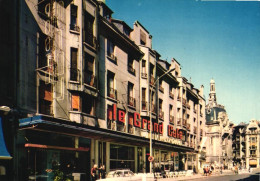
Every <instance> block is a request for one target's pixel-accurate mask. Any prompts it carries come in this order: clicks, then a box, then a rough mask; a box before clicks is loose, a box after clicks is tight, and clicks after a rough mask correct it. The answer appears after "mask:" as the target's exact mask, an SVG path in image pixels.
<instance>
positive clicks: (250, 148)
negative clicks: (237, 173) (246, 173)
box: [232, 120, 260, 169]
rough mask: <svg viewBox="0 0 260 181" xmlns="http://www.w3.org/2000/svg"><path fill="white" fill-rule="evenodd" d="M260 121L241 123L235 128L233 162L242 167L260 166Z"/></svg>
mask: <svg viewBox="0 0 260 181" xmlns="http://www.w3.org/2000/svg"><path fill="white" fill-rule="evenodd" d="M259 131H260V122H259V121H257V120H251V121H250V122H249V123H248V124H245V123H240V124H239V125H237V126H235V127H234V129H233V138H232V141H233V142H232V148H233V163H234V165H238V166H241V167H242V168H247V169H248V168H249V167H251V168H259V167H260V158H259V155H260V149H259V146H260V142H259V139H260V132H259Z"/></svg>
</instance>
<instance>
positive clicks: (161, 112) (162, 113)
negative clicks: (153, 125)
mask: <svg viewBox="0 0 260 181" xmlns="http://www.w3.org/2000/svg"><path fill="white" fill-rule="evenodd" d="M159 118H160V119H164V112H163V111H162V110H161V109H160V110H159Z"/></svg>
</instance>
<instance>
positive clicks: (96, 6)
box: [0, 0, 206, 180]
mask: <svg viewBox="0 0 260 181" xmlns="http://www.w3.org/2000/svg"><path fill="white" fill-rule="evenodd" d="M13 6H14V7H15V8H16V9H15V10H17V11H16V12H17V13H18V14H17V17H18V19H17V21H18V22H17V24H18V25H19V26H18V27H17V28H16V29H15V30H13V29H12V30H13V31H15V32H14V33H13V34H16V35H17V36H15V37H14V38H15V40H13V41H16V42H17V44H18V45H17V47H13V50H16V48H18V49H17V50H16V51H14V52H16V53H14V55H12V56H9V55H6V57H7V60H9V59H10V60H11V62H14V64H13V65H14V67H11V66H10V65H8V62H7V61H5V62H4V64H3V65H4V66H5V67H7V70H9V71H10V72H9V74H10V75H11V77H9V79H10V80H9V79H7V80H8V83H9V84H10V85H11V84H12V88H13V89H12V91H11V92H8V91H7V90H5V89H4V90H2V87H1V92H3V95H7V94H8V96H3V99H1V102H0V106H1V108H3V107H2V106H5V107H8V108H10V109H7V110H4V109H1V118H2V120H3V122H4V124H3V128H4V137H5V138H6V137H9V138H8V139H6V147H7V148H8V150H9V153H10V155H11V156H12V159H11V160H8V161H7V162H3V161H2V160H1V162H0V163H1V164H3V165H4V166H5V167H6V169H7V172H6V173H7V174H6V176H5V178H4V179H6V180H28V179H31V180H35V179H46V180H53V179H54V178H57V177H62V179H73V177H76V176H78V177H81V178H82V179H83V180H88V179H89V178H90V169H91V167H92V166H93V165H94V164H98V165H99V166H100V165H105V166H106V171H107V172H108V171H109V170H110V169H115V168H130V169H131V170H132V171H133V172H136V173H138V172H142V173H146V172H149V170H150V167H151V166H152V168H153V170H154V171H158V170H160V169H161V168H163V169H165V170H187V169H193V168H195V169H199V168H200V167H201V157H200V154H201V153H202V152H203V149H202V146H201V143H202V142H203V136H204V135H205V134H206V133H205V131H203V130H204V127H205V124H206V115H205V114H204V113H205V104H206V103H205V99H204V98H203V86H202V87H201V88H200V90H198V89H196V88H194V86H193V84H192V83H191V82H189V81H188V80H187V79H186V78H185V77H182V76H181V68H180V64H179V62H177V61H176V60H175V59H173V60H172V61H171V62H170V63H169V62H167V61H165V60H161V59H160V54H159V53H158V52H157V51H156V50H153V49H152V36H151V35H150V33H149V32H148V30H146V29H145V27H144V26H143V25H142V24H141V23H140V22H138V21H136V22H135V23H134V25H133V28H131V27H129V26H128V25H127V24H126V23H125V22H124V21H121V20H116V19H113V18H112V13H113V11H112V10H111V9H110V8H109V7H108V6H107V5H106V4H105V3H104V2H103V1H96V0H83V1H82V0H74V1H62V0H61V1H54V0H45V1H40V0H39V1H38V0H21V1H19V3H18V4H16V3H15V2H13ZM10 11H11V10H10ZM14 19H15V18H14ZM10 47H12V45H10ZM16 58H17V59H16ZM1 64H2V62H1ZM1 67H2V66H1ZM171 69H174V71H172V72H171V73H168V74H165V73H167V71H169V70H171ZM3 77H4V76H3ZM159 78H160V79H159ZM1 79H2V78H1ZM5 83H6V80H1V85H2V84H5ZM4 88H5V87H4ZM1 96H2V95H1ZM7 130H11V131H7ZM150 132H152V134H150ZM150 135H151V136H152V150H150V147H149V144H150ZM151 151H152V155H150V153H151ZM149 156H153V157H154V162H153V164H152V165H150V164H149V161H148V157H149ZM194 163H195V164H194Z"/></svg>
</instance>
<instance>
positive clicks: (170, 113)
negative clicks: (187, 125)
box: [169, 105, 174, 124]
mask: <svg viewBox="0 0 260 181" xmlns="http://www.w3.org/2000/svg"><path fill="white" fill-rule="evenodd" d="M169 117H170V123H172V124H174V117H173V105H170V108H169Z"/></svg>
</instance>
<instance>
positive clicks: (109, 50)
mask: <svg viewBox="0 0 260 181" xmlns="http://www.w3.org/2000/svg"><path fill="white" fill-rule="evenodd" d="M114 50H115V45H114V43H113V42H111V41H110V40H107V56H109V57H111V58H112V59H114V57H115V54H114Z"/></svg>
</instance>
